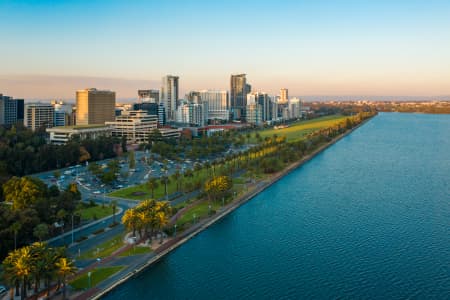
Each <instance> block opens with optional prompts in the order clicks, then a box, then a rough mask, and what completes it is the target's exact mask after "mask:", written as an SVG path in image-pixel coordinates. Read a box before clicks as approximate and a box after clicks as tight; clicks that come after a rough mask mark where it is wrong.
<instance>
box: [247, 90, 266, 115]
mask: <svg viewBox="0 0 450 300" xmlns="http://www.w3.org/2000/svg"><path fill="white" fill-rule="evenodd" d="M251 104H258V105H259V107H260V108H261V120H262V121H263V122H266V121H269V120H272V106H271V103H270V97H269V95H268V94H267V93H263V92H253V93H250V94H248V95H247V106H248V105H251ZM247 122H248V120H247Z"/></svg>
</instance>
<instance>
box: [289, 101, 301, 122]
mask: <svg viewBox="0 0 450 300" xmlns="http://www.w3.org/2000/svg"><path fill="white" fill-rule="evenodd" d="M300 111H301V102H300V99H299V98H291V99H289V116H290V118H291V119H298V118H300V117H301V112H300Z"/></svg>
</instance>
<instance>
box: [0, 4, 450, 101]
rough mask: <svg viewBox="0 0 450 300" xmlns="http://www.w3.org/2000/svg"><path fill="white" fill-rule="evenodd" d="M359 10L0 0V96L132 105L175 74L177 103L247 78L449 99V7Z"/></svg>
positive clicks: (267, 85) (270, 84)
mask: <svg viewBox="0 0 450 300" xmlns="http://www.w3.org/2000/svg"><path fill="white" fill-rule="evenodd" d="M360 2H361V1H359V2H358V1H329V0H326V1H325V0H322V1H314V3H307V2H306V1H278V2H275V1H262V2H261V1H259V2H256V1H247V2H246V3H241V2H239V1H228V2H227V3H216V2H214V3H210V2H207V1H191V2H189V3H185V2H182V1H171V3H165V2H162V1H161V2H160V3H156V2H154V3H147V2H144V1H133V3H132V4H129V3H126V2H125V1H107V2H105V1H89V2H81V1H64V2H63V3H53V2H52V1H3V2H1V3H0V26H1V27H2V28H8V30H7V31H5V32H4V33H3V34H2V38H1V40H2V44H4V45H8V46H7V47H2V49H0V57H2V58H3V60H2V68H1V70H0V92H1V93H3V94H6V95H12V96H14V97H16V98H25V99H52V98H57V99H74V98H75V91H76V90H78V89H83V88H87V87H97V88H99V89H110V90H113V91H116V92H117V98H118V99H128V98H136V97H137V92H136V91H137V90H138V89H147V88H159V87H160V84H161V82H160V78H161V77H162V76H165V75H167V74H173V75H176V76H179V77H180V97H182V96H183V95H184V94H185V93H187V92H188V91H190V90H203V89H214V90H228V89H229V76H230V75H231V74H239V73H246V74H247V76H248V80H249V82H251V84H252V86H253V89H254V90H258V91H265V92H267V93H269V94H278V92H279V90H280V88H282V87H287V88H289V93H290V94H291V95H293V96H294V95H295V96H300V95H318V96H320V95H324V96H339V95H349V96H364V95H368V96H415V97H428V96H445V95H450V82H449V81H448V78H449V77H450V68H449V67H450V33H449V32H448V30H447V28H449V27H450V20H448V18H447V16H448V14H449V12H450V3H448V2H446V1H427V2H425V1H395V3H392V2H394V1H377V2H376V3H360ZM4 58H7V59H4Z"/></svg>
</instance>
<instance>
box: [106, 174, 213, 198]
mask: <svg viewBox="0 0 450 300" xmlns="http://www.w3.org/2000/svg"><path fill="white" fill-rule="evenodd" d="M207 177H208V175H207V171H206V170H204V169H202V170H200V171H194V177H192V178H183V179H182V180H181V181H180V182H181V184H184V183H186V182H191V183H193V182H195V181H198V180H200V181H204V180H206V178H207ZM176 191H177V183H176V181H174V180H173V179H172V178H170V183H169V184H168V185H167V193H168V194H169V195H170V194H173V193H175V192H176ZM135 193H136V194H135ZM154 194H155V195H154V196H155V198H156V199H159V198H163V197H164V196H165V193H164V184H161V182H158V188H156V189H155V191H154ZM151 195H152V191H151V190H150V189H149V188H148V186H147V185H146V184H139V185H135V186H131V187H127V188H124V189H120V190H117V191H114V192H112V193H110V194H109V196H111V197H119V198H126V199H133V200H145V199H150V198H151Z"/></svg>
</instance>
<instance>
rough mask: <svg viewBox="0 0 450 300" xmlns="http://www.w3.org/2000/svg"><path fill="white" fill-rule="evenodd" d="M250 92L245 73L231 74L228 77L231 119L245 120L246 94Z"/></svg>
mask: <svg viewBox="0 0 450 300" xmlns="http://www.w3.org/2000/svg"><path fill="white" fill-rule="evenodd" d="M250 92H251V86H250V85H249V84H247V79H246V75H245V74H238V75H231V79H230V109H231V111H232V115H233V120H241V121H245V111H246V106H247V94H248V93H250Z"/></svg>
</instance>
